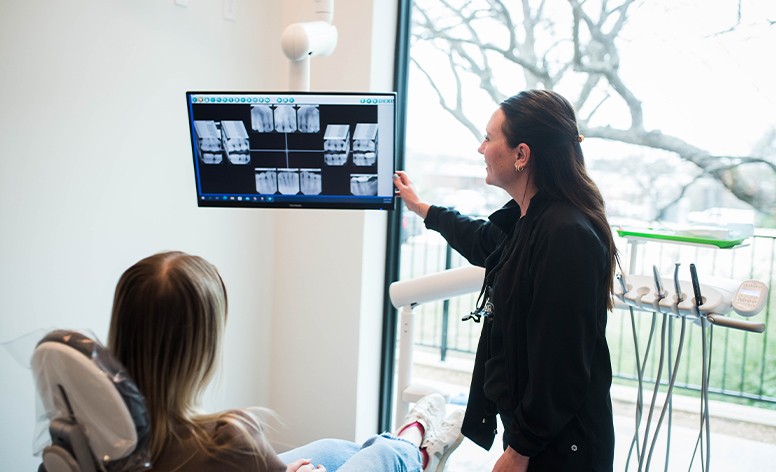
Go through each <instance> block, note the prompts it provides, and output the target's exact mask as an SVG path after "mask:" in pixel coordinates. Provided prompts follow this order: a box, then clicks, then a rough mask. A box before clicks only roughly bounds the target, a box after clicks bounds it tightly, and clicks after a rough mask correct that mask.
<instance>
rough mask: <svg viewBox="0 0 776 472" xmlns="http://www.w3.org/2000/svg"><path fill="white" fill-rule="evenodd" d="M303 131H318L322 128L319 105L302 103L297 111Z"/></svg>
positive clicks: (301, 130) (300, 128) (300, 127)
mask: <svg viewBox="0 0 776 472" xmlns="http://www.w3.org/2000/svg"><path fill="white" fill-rule="evenodd" d="M296 116H297V119H298V120H299V131H300V132H301V133H317V132H319V131H320V130H321V113H320V111H318V105H300V106H299V109H298V110H297V112H296Z"/></svg>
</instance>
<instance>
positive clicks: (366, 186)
mask: <svg viewBox="0 0 776 472" xmlns="http://www.w3.org/2000/svg"><path fill="white" fill-rule="evenodd" d="M350 193H352V194H353V195H358V196H364V195H377V174H353V175H351V176H350Z"/></svg>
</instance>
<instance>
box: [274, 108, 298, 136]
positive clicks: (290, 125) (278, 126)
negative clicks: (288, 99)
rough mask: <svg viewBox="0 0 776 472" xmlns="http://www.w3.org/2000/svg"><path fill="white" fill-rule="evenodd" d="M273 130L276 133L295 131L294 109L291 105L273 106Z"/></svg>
mask: <svg viewBox="0 0 776 472" xmlns="http://www.w3.org/2000/svg"><path fill="white" fill-rule="evenodd" d="M275 131H277V132H278V133H293V132H294V131H296V110H295V109H294V107H293V106H291V105H277V106H276V107H275Z"/></svg>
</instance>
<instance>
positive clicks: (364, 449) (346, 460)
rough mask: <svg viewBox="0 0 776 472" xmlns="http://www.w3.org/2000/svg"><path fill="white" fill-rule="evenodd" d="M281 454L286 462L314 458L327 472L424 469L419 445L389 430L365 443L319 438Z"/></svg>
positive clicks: (376, 471)
mask: <svg viewBox="0 0 776 472" xmlns="http://www.w3.org/2000/svg"><path fill="white" fill-rule="evenodd" d="M278 456H279V457H280V460H281V461H283V462H284V463H286V464H289V463H291V462H293V461H295V460H296V459H311V460H312V461H313V464H315V465H316V466H317V465H319V464H321V465H323V466H324V467H326V470H327V471H328V472H335V471H339V472H364V471H370V472H371V471H374V472H394V471H395V472H420V470H421V468H422V463H421V458H420V450H419V449H418V448H417V446H415V445H414V444H412V443H411V442H409V441H405V440H404V439H400V438H397V437H396V436H393V435H391V434H388V433H383V434H381V435H379V436H372V437H371V438H369V439H367V440H366V441H365V442H364V443H363V444H357V443H354V442H350V441H345V440H342V439H319V440H318V441H314V442H311V443H310V444H307V445H304V446H301V447H298V448H296V449H291V450H290V451H286V452H284V453H282V454H278Z"/></svg>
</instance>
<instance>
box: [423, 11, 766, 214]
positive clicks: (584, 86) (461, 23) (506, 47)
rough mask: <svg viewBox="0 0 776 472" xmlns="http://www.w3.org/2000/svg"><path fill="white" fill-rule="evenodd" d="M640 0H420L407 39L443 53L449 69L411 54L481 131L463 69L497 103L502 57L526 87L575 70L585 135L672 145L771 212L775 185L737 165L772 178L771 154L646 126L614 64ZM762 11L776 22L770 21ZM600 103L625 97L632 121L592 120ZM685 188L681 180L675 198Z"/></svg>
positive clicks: (456, 113)
mask: <svg viewBox="0 0 776 472" xmlns="http://www.w3.org/2000/svg"><path fill="white" fill-rule="evenodd" d="M560 1H561V0H557V1H556V2H555V3H553V6H557V5H558V4H560V3H559V2H560ZM639 1H640V0H600V1H599V2H597V3H596V2H591V1H589V0H565V4H566V5H568V10H567V11H566V12H562V11H559V9H558V8H548V11H546V12H545V1H544V0H542V1H540V2H539V3H537V2H536V1H531V0H521V1H520V2H519V3H518V2H506V1H505V0H479V1H478V0H471V1H463V0H461V1H456V0H436V3H434V1H433V0H427V1H426V2H424V4H430V5H431V4H435V5H437V6H438V7H440V10H438V11H436V10H435V12H434V15H431V13H430V12H429V11H427V10H426V9H424V7H422V6H420V5H419V3H420V0H418V1H416V3H415V10H416V12H418V15H417V16H416V18H417V19H416V20H414V24H413V31H412V34H413V39H414V40H415V41H416V42H424V43H426V44H428V45H431V46H432V47H434V48H435V49H436V50H437V51H439V53H440V54H443V55H446V56H447V59H448V60H447V62H448V64H449V69H448V70H437V69H436V68H434V69H431V70H430V69H429V68H427V67H426V66H425V65H423V64H420V63H419V62H418V61H417V60H416V59H414V58H413V59H412V61H413V64H414V65H415V66H416V67H417V69H418V70H419V71H420V72H421V73H422V74H423V75H424V76H425V77H426V78H427V79H428V81H429V83H430V84H431V85H432V88H433V90H434V92H435V93H436V95H437V98H438V99H439V102H440V104H441V106H442V108H443V109H444V110H446V111H447V112H448V113H450V114H451V115H452V116H453V117H454V118H455V119H456V120H458V121H459V122H461V124H463V126H464V127H465V128H466V129H468V130H469V131H470V132H471V133H472V135H473V136H475V137H476V138H477V139H478V140H480V139H482V136H481V132H480V130H479V127H478V126H476V125H475V124H474V123H472V122H471V121H470V120H469V119H468V118H467V116H468V114H467V112H466V110H465V109H464V102H463V94H464V90H463V84H464V83H465V81H464V80H463V76H462V74H466V75H467V77H470V78H476V79H477V80H479V84H480V87H481V89H482V90H483V91H484V92H485V93H487V94H488V95H489V96H490V97H491V98H492V99H493V101H494V102H495V103H499V102H501V101H502V100H503V98H504V97H506V96H507V94H504V93H503V92H502V91H501V90H499V88H498V86H497V85H496V83H495V82H494V77H495V75H496V72H495V71H496V70H502V69H498V68H499V67H503V64H510V65H513V66H517V67H518V68H519V70H521V71H522V73H523V75H524V77H523V79H524V81H525V85H526V86H527V88H539V87H540V86H543V87H544V88H554V87H555V86H557V85H559V84H561V83H562V82H563V80H564V79H565V78H566V77H567V76H570V77H574V82H575V83H577V84H581V85H578V86H577V94H576V95H575V96H574V97H570V98H573V100H572V102H573V103H574V105H575V108H576V110H578V111H579V112H580V113H581V112H582V111H584V113H585V116H584V118H580V119H579V123H580V131H581V132H582V133H583V134H584V135H586V136H587V137H590V138H601V139H605V140H609V141H615V142H620V143H626V144H630V145H635V146H640V147H643V148H647V149H656V150H663V151H668V152H671V153H674V154H675V155H676V156H678V157H679V158H681V159H682V160H684V161H686V162H689V163H691V164H693V165H694V166H696V167H697V168H698V169H699V177H697V178H700V176H702V177H706V178H710V179H714V180H715V181H717V182H719V183H720V184H721V185H723V186H724V187H725V188H726V189H727V190H728V191H730V193H731V194H732V195H734V196H735V197H737V198H738V199H739V200H741V201H742V202H746V203H748V204H750V205H751V206H752V207H754V208H755V209H758V210H759V211H761V212H763V213H766V214H773V212H774V210H773V208H774V206H775V205H774V196H773V193H774V192H773V188H771V187H773V186H772V185H771V187H768V188H765V187H763V186H762V185H759V186H758V185H753V184H752V182H751V179H747V178H746V176H745V175H744V174H742V172H741V170H742V169H743V168H745V167H751V166H761V167H762V168H763V169H764V170H766V172H767V173H768V174H769V179H770V180H769V182H773V180H774V178H775V176H776V164H774V162H773V160H769V158H766V157H761V156H757V155H750V156H721V155H714V154H712V153H710V152H709V151H707V150H704V149H701V148H698V147H696V146H693V145H691V144H689V143H688V142H686V141H684V140H682V139H681V138H679V137H676V136H671V135H667V134H664V133H662V132H660V131H659V130H648V129H646V128H645V125H644V111H643V106H642V102H641V100H640V98H639V97H638V96H637V95H636V93H635V92H634V91H633V89H631V87H630V86H629V84H627V83H626V82H625V80H623V76H622V75H621V74H620V57H619V47H618V41H620V40H621V35H622V33H623V31H624V29H625V27H626V25H627V24H628V18H629V14H630V12H631V10H632V8H633V6H634V5H636V4H637V3H639ZM642 1H643V0H642ZM594 10H595V11H594ZM550 13H551V14H550ZM564 13H565V15H566V16H565V17H564V16H563V14H564ZM741 17H742V6H741V1H740V0H738V15H737V20H736V26H738V25H740V24H741ZM768 21H769V22H770V24H774V21H770V20H768ZM564 31H565V34H564ZM485 38H487V39H485ZM491 61H492V62H493V64H491ZM442 74H447V77H448V83H450V82H452V84H453V85H452V86H448V87H447V88H445V89H444V90H443V89H442V88H441V87H440V86H439V85H438V83H442V80H443V79H442V77H443V75H442ZM605 103H606V104H607V106H608V107H611V106H612V105H613V104H616V105H619V104H622V105H624V106H625V108H626V109H627V111H628V114H629V116H630V125H629V127H627V128H621V127H613V126H610V125H594V124H593V117H594V115H596V113H597V112H598V111H599V110H600V109H601V107H602V105H603V104H605ZM767 155H768V156H770V154H767ZM693 182H694V180H693ZM691 184H692V182H690V183H689V184H687V183H686V184H685V185H691ZM684 192H686V188H684V189H682V191H681V192H680V195H679V196H678V197H677V198H681V196H682V195H683V194H684Z"/></svg>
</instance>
